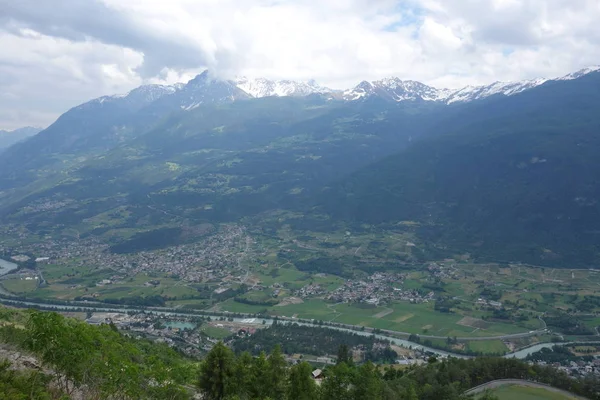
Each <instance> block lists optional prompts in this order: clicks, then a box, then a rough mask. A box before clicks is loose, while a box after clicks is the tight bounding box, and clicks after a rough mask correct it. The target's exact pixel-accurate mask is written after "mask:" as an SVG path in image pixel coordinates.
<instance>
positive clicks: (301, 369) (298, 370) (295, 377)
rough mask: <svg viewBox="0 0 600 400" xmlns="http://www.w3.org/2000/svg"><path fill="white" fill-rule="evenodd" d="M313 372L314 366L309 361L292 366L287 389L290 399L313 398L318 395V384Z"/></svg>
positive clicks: (311, 399)
mask: <svg viewBox="0 0 600 400" xmlns="http://www.w3.org/2000/svg"><path fill="white" fill-rule="evenodd" d="M311 374H312V367H311V366H310V364H308V363H307V362H302V363H300V364H297V365H294V366H293V367H292V368H290V373H289V379H288V382H289V384H288V390H287V397H288V399H289V400H313V399H315V398H316V397H317V385H316V384H315V381H314V380H313V379H312V376H311Z"/></svg>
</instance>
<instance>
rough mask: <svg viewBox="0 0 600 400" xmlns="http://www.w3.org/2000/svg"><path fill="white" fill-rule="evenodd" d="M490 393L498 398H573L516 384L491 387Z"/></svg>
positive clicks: (516, 399) (542, 399)
mask: <svg viewBox="0 0 600 400" xmlns="http://www.w3.org/2000/svg"><path fill="white" fill-rule="evenodd" d="M492 393H493V394H494V395H495V396H497V397H498V398H499V399H500V400H574V399H575V397H571V396H566V395H564V394H562V393H556V392H553V391H550V390H547V389H542V388H532V387H526V386H518V385H506V386H500V387H499V388H497V389H493V390H492Z"/></svg>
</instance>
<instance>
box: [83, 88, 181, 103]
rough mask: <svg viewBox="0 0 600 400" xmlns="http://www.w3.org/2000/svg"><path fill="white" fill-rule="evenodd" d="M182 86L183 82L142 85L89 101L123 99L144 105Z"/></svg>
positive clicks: (102, 101) (100, 101)
mask: <svg viewBox="0 0 600 400" xmlns="http://www.w3.org/2000/svg"><path fill="white" fill-rule="evenodd" d="M183 86H184V85H183V84H179V83H177V84H175V85H158V84H150V85H142V86H140V87H137V88H135V89H133V90H131V91H129V92H127V93H124V94H114V95H111V96H102V97H99V98H97V99H94V100H92V101H91V102H90V103H100V104H103V103H105V102H114V101H125V102H127V103H131V105H136V106H144V105H146V104H150V103H152V102H154V101H156V100H158V99H160V98H161V97H163V96H165V95H169V94H173V93H175V92H176V91H178V90H180V89H181V88H182V87H183Z"/></svg>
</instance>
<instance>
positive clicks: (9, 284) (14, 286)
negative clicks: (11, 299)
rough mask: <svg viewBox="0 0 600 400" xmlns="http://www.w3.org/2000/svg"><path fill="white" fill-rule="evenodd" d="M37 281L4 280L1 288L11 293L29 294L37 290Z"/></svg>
mask: <svg viewBox="0 0 600 400" xmlns="http://www.w3.org/2000/svg"><path fill="white" fill-rule="evenodd" d="M38 282H39V281H37V280H35V279H32V280H25V279H22V278H14V279H6V280H4V281H2V286H4V288H5V289H6V290H8V291H9V292H11V293H16V294H21V293H31V292H33V291H35V290H36V289H37V285H38Z"/></svg>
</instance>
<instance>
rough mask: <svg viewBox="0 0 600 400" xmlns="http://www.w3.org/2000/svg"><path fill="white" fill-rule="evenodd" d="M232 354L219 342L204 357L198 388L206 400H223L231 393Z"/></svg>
mask: <svg viewBox="0 0 600 400" xmlns="http://www.w3.org/2000/svg"><path fill="white" fill-rule="evenodd" d="M233 357H234V356H233V352H232V351H231V349H229V348H228V347H227V346H225V345H224V344H223V342H219V343H217V344H216V345H215V347H213V348H212V350H211V351H210V352H209V353H208V354H207V355H206V358H205V359H204V362H203V363H202V365H201V366H200V379H199V381H198V387H199V388H200V390H201V391H202V393H203V394H204V398H205V399H208V400H222V399H225V398H226V397H227V396H228V395H229V394H230V393H231V391H232V389H233V387H232V384H231V380H232V376H233V367H234V358H233Z"/></svg>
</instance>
